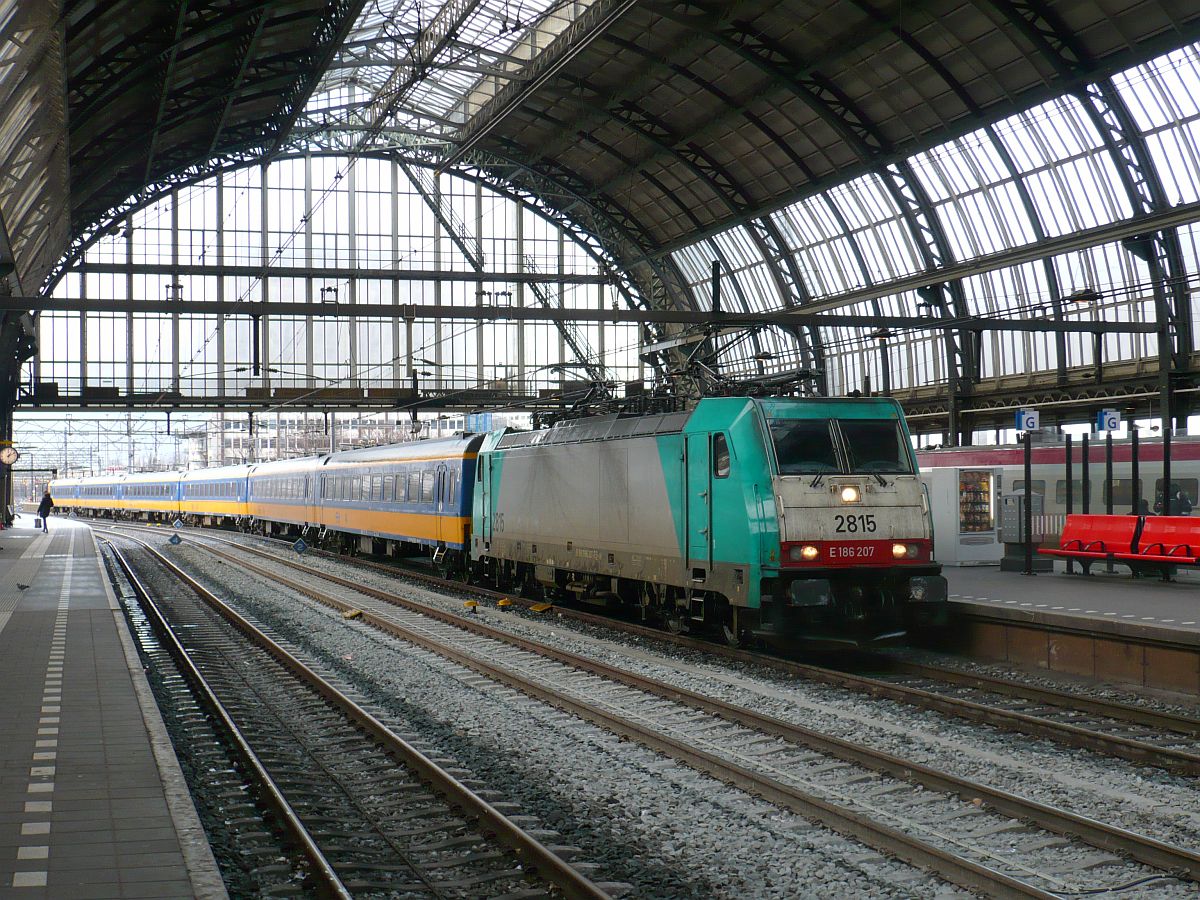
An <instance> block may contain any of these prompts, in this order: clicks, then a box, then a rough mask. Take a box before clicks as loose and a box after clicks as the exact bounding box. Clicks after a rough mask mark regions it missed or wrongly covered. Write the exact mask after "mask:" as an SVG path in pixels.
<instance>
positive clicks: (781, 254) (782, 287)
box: [593, 8, 828, 394]
mask: <svg viewBox="0 0 1200 900" xmlns="http://www.w3.org/2000/svg"><path fill="white" fill-rule="evenodd" d="M729 13H730V14H732V8H730V9H729ZM706 38H707V34H700V33H697V40H705V39H706ZM604 39H605V40H607V41H609V42H610V43H614V44H616V45H617V46H618V47H621V48H622V49H623V50H625V51H626V52H629V53H634V54H637V55H639V56H641V57H643V58H644V59H646V60H647V62H648V63H650V64H651V65H657V66H660V67H663V68H666V69H668V70H670V71H671V72H672V74H675V75H678V76H679V77H681V78H686V79H687V80H689V81H691V82H692V83H693V84H695V85H696V86H697V87H699V88H700V89H701V90H703V91H705V92H707V93H709V94H711V95H712V96H714V97H716V98H717V99H718V100H719V101H720V102H721V103H723V104H724V105H725V106H726V107H728V108H729V109H733V110H737V111H738V112H739V113H740V114H741V115H743V116H744V117H745V118H746V120H747V121H749V122H750V123H751V124H752V125H754V126H755V127H756V128H758V129H759V131H761V132H762V133H763V134H764V135H765V136H766V137H767V138H768V139H769V140H770V141H771V142H772V143H773V144H775V145H776V146H777V147H780V148H781V149H783V151H784V152H785V153H788V155H789V156H791V155H792V154H791V153H790V148H789V147H788V146H787V142H786V141H784V140H783V138H782V137H780V135H779V134H778V133H777V132H776V131H775V130H774V129H772V128H771V127H770V126H769V125H768V124H767V123H766V122H764V121H762V119H761V118H760V117H759V116H756V115H754V114H753V113H751V112H749V110H746V109H745V108H744V107H743V106H741V105H740V104H738V103H737V102H736V101H735V100H734V99H733V98H732V97H730V96H729V95H728V94H727V93H725V91H723V90H721V89H720V88H719V87H717V86H716V85H715V84H713V83H712V82H710V81H708V80H707V79H704V78H701V77H700V76H699V75H697V74H696V73H695V72H692V71H690V70H688V69H686V68H684V67H683V66H679V65H676V64H673V63H671V62H669V61H667V60H665V59H662V58H661V57H659V56H657V55H655V54H653V53H651V52H650V51H648V50H646V49H645V48H643V47H640V46H638V45H637V44H636V43H634V42H632V41H628V40H625V39H623V38H618V37H616V36H615V35H611V34H608V35H605V36H604ZM593 93H595V91H594V90H593ZM618 108H620V107H618ZM606 115H611V112H607V113H606ZM610 152H612V151H611V150H610ZM671 152H672V153H674V152H675V151H674V150H672V151H671ZM676 155H678V154H676ZM695 155H696V160H695V161H694V162H693V168H697V167H698V168H700V169H702V170H703V171H704V172H708V173H709V174H708V180H709V181H710V183H712V184H714V185H715V184H722V185H724V189H725V190H726V191H727V192H732V193H736V195H737V196H738V200H739V202H740V203H741V204H742V205H743V206H745V205H747V204H748V203H749V196H748V194H747V192H746V190H745V189H744V188H742V187H741V186H740V185H738V184H736V182H734V180H733V178H732V177H731V176H730V175H729V174H728V173H727V172H726V171H725V170H724V168H723V167H721V166H719V165H717V164H716V162H715V161H713V160H712V159H711V158H710V157H709V156H708V155H707V154H703V153H700V152H699V151H695ZM622 161H623V162H625V163H626V164H627V165H628V163H629V161H628V160H622ZM801 165H802V166H803V165H804V164H803V162H801ZM805 168H807V167H806V166H805ZM664 194H665V195H666V196H668V197H669V196H671V194H670V193H669V192H666V191H664ZM726 203H727V205H729V206H730V209H731V211H734V212H735V213H736V212H740V211H741V210H740V209H738V208H737V207H735V206H734V205H732V204H730V203H729V202H728V201H726ZM693 218H694V217H693ZM696 224H697V226H698V225H699V223H698V222H697V223H696ZM745 227H746V228H748V229H750V230H751V232H752V236H753V239H754V242H755V244H756V246H758V248H759V252H760V253H761V254H762V256H763V261H764V262H765V263H766V265H767V267H768V271H770V272H771V278H772V280H773V281H774V282H775V285H776V288H777V289H778V290H779V294H780V297H781V298H782V299H783V303H784V306H787V307H789V308H798V307H802V306H803V305H804V304H806V303H808V302H809V301H810V300H812V294H811V292H810V291H809V290H808V285H807V284H805V282H804V277H803V275H801V273H800V268H799V266H798V265H797V264H796V259H795V256H794V254H792V253H791V252H790V251H789V250H788V249H787V242H786V241H784V239H783V235H782V234H780V233H779V229H778V228H777V226H776V225H775V223H774V222H773V221H772V220H771V219H770V217H769V216H764V217H762V218H756V219H747V221H746V224H745ZM714 246H715V245H714ZM725 267H726V269H727V270H729V271H730V272H731V273H732V270H730V269H729V265H728V262H725ZM785 330H786V332H787V333H788V334H790V335H791V336H792V339H793V340H795V342H796V344H797V346H798V347H799V349H800V352H801V355H802V356H803V355H805V354H807V355H808V356H809V358H810V361H811V364H812V368H813V369H814V370H816V371H817V372H819V373H820V375H819V378H818V382H819V390H820V392H821V393H822V394H824V393H827V387H828V384H827V381H826V376H825V349H824V341H823V339H822V335H821V331H820V328H818V327H816V326H808V327H806V328H802V327H800V326H797V327H795V328H788V329H785Z"/></svg>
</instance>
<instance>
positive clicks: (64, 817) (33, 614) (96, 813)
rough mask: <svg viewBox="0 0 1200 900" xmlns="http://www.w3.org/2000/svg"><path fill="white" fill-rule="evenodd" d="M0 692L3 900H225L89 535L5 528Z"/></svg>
mask: <svg viewBox="0 0 1200 900" xmlns="http://www.w3.org/2000/svg"><path fill="white" fill-rule="evenodd" d="M18 522H19V523H29V524H32V517H31V516H22V518H21V519H19V520H18ZM0 685H3V691H2V692H0V896H4V897H22V898H24V897H29V898H35V897H45V898H54V900H64V898H109V897H163V898H165V897H225V896H226V893H225V889H224V887H223V884H222V881H221V877H220V874H219V872H218V871H217V867H216V864H215V862H214V860H213V857H212V852H211V850H210V848H209V846H208V842H207V840H206V838H205V836H204V832H203V830H202V828H201V826H200V822H199V819H198V818H197V816H196V812H195V808H194V806H193V805H192V801H191V798H190V796H189V795H188V791H187V786H186V784H185V782H184V780H183V775H182V773H181V772H180V770H179V766H178V763H177V761H176V758H175V754H174V751H173V750H172V748H171V744H170V740H169V738H168V736H167V733H166V730H165V728H164V727H163V723H162V720H161V718H160V717H159V714H158V709H157V707H156V706H155V704H154V700H153V697H152V696H151V693H150V688H149V686H148V685H147V683H146V681H145V678H144V676H143V674H142V669H141V665H140V663H139V661H138V658H137V654H136V650H135V648H134V645H133V641H132V638H131V637H130V635H129V632H128V630H127V628H126V625H125V619H124V617H123V615H122V613H121V611H120V609H119V607H118V605H117V601H116V598H115V597H114V596H113V593H112V591H111V589H110V588H109V586H108V580H107V578H106V577H105V574H104V571H103V567H102V565H101V561H100V559H99V556H98V555H97V552H96V546H95V543H94V541H93V539H92V535H91V533H90V531H89V529H88V528H87V527H86V526H85V525H82V524H79V523H76V522H72V521H69V520H67V519H63V518H53V517H52V518H51V520H50V532H49V534H43V533H42V532H41V531H40V530H35V529H33V528H32V527H28V526H26V527H17V528H14V529H11V530H7V531H0Z"/></svg>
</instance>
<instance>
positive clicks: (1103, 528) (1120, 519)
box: [1038, 515, 1141, 572]
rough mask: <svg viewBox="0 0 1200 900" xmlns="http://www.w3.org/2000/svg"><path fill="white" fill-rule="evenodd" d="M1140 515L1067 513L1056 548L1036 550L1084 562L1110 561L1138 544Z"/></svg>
mask: <svg viewBox="0 0 1200 900" xmlns="http://www.w3.org/2000/svg"><path fill="white" fill-rule="evenodd" d="M1140 525H1141V518H1140V517H1139V516H1085V515H1069V516H1067V523H1066V524H1065V525H1064V526H1063V530H1062V536H1061V537H1059V539H1058V547H1057V548H1053V547H1047V548H1043V549H1039V550H1038V553H1043V554H1045V555H1046V556H1063V557H1066V558H1067V559H1078V560H1082V561H1083V562H1084V563H1085V567H1084V571H1085V572H1086V571H1087V568H1086V564H1087V562H1089V561H1091V560H1093V559H1103V560H1108V561H1109V562H1112V561H1113V560H1115V559H1117V557H1118V555H1119V554H1125V555H1129V554H1130V553H1132V552H1133V550H1134V548H1135V547H1136V546H1137V545H1136V544H1135V541H1136V540H1137V537H1138V531H1139V527H1140Z"/></svg>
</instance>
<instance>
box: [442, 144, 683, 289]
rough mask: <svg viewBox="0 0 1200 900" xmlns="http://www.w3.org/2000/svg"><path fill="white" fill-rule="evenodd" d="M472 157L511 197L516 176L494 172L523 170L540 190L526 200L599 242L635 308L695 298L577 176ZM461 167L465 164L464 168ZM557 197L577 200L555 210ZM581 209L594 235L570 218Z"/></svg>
mask: <svg viewBox="0 0 1200 900" xmlns="http://www.w3.org/2000/svg"><path fill="white" fill-rule="evenodd" d="M471 157H479V158H478V160H477V161H476V162H475V163H474V165H475V166H476V167H477V168H478V169H479V171H480V172H481V173H484V174H485V175H486V177H487V183H489V184H492V183H498V184H500V185H503V186H504V188H503V189H504V191H505V192H508V193H511V191H512V190H513V188H514V187H516V186H517V185H518V184H519V182H518V181H517V179H515V178H511V177H510V178H509V180H507V181H503V182H499V181H498V180H497V178H496V175H495V173H494V170H496V169H498V168H501V167H510V168H512V169H514V170H517V171H519V172H520V173H521V175H522V177H523V178H526V179H531V180H532V182H533V185H534V186H533V187H531V188H529V194H528V195H526V198H527V199H532V201H533V202H534V203H535V205H536V206H538V207H539V208H541V209H543V211H544V213H543V214H553V218H554V221H556V222H563V223H571V224H570V225H569V228H570V230H571V231H572V233H573V234H574V233H580V234H583V235H585V236H586V238H587V243H588V244H591V243H593V242H595V244H596V246H598V247H599V248H602V250H603V253H602V255H603V257H604V258H605V259H606V260H611V261H612V262H605V267H606V271H609V272H610V273H611V274H614V275H617V276H618V277H617V283H618V284H621V283H625V284H626V285H627V286H628V288H629V290H628V291H627V293H626V300H627V302H629V303H630V305H635V301H634V297H638V298H640V301H639V302H640V305H642V306H645V307H646V308H661V309H665V308H669V307H670V306H673V305H677V301H678V300H679V299H683V300H685V301H686V300H688V299H689V297H688V292H687V290H686V288H683V287H682V286H683V285H685V284H686V280H685V279H684V278H683V276H682V273H681V272H679V271H678V268H677V267H676V266H675V265H674V263H673V262H671V261H669V266H670V270H669V271H668V270H666V269H663V268H662V267H661V263H660V262H659V261H657V260H654V259H652V258H651V257H650V256H648V255H647V254H646V252H645V248H646V244H645V243H643V242H642V241H639V240H638V239H637V237H636V235H637V234H638V232H640V231H641V226H640V224H639V223H638V222H637V221H636V220H634V219H633V218H632V217H631V216H630V215H629V214H628V212H627V211H626V210H625V209H624V208H623V207H621V206H620V205H619V204H618V203H616V202H615V201H614V200H612V199H611V198H608V197H587V196H585V193H584V192H586V191H587V188H588V186H587V183H586V182H585V181H583V179H581V178H579V176H577V175H575V174H574V173H573V172H568V171H566V170H561V169H560V170H559V171H557V172H546V171H543V170H541V169H540V168H539V167H538V166H537V165H535V164H533V163H530V162H526V161H522V160H520V159H518V158H516V157H513V156H506V157H498V156H495V155H492V154H482V155H480V151H475V153H473V154H472V155H471ZM471 157H469V158H468V160H469V159H470V158H471ZM461 166H462V163H460V167H459V168H461ZM456 171H459V169H456ZM555 193H561V194H564V195H565V196H567V197H568V198H569V199H570V200H571V201H572V202H571V204H569V205H568V206H567V207H566V208H565V209H560V208H558V207H555V206H551V205H550V204H549V202H548V198H549V197H552V196H554V194H555ZM576 208H581V209H582V210H583V211H584V212H585V213H586V214H587V215H586V218H587V219H588V221H589V225H590V226H591V227H592V231H591V232H581V231H580V229H579V223H578V222H577V221H576V220H575V218H574V217H573V216H571V215H570V214H569V211H570V210H574V209H576ZM624 259H637V260H639V263H638V264H637V265H636V266H629V267H626V266H625V265H624V263H623V260H624ZM614 262H615V263H616V265H615V266H614ZM643 266H644V267H645V269H646V270H647V271H648V272H649V273H650V274H651V276H652V278H651V279H649V280H646V279H644V278H643V279H639V278H638V277H637V276H636V275H635V272H636V271H637V270H638V269H639V268H641V267H643ZM626 271H627V272H628V273H629V274H628V276H627V277H626V276H623V275H621V274H620V273H622V272H626ZM671 282H674V284H675V285H676V286H677V287H676V289H675V290H674V291H673V292H671V293H668V291H669V290H670V289H669V287H668V285H669V284H670V283H671ZM688 305H690V304H688Z"/></svg>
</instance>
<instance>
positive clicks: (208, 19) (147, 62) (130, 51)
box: [68, 6, 245, 124]
mask: <svg viewBox="0 0 1200 900" xmlns="http://www.w3.org/2000/svg"><path fill="white" fill-rule="evenodd" d="M244 12H245V11H244V10H242V9H240V8H237V7H230V8H228V9H224V10H219V11H215V12H214V11H213V10H212V9H211V8H210V7H203V6H202V7H200V8H197V9H195V10H193V11H192V14H193V15H194V16H195V17H197V18H198V19H199V20H200V21H199V22H198V23H197V24H196V27H194V28H191V29H188V31H187V33H186V35H184V37H183V40H184V41H185V42H187V43H194V42H196V41H197V39H200V43H199V45H198V46H196V47H195V48H194V49H193V50H192V53H193V54H196V53H204V52H207V51H208V50H209V49H210V48H211V47H212V46H214V45H218V44H223V43H225V42H226V41H227V40H228V38H229V37H230V33H231V32H230V28H229V23H230V22H231V21H236V20H238V19H240V18H241V17H242V15H243V13H244ZM146 31H147V32H149V31H150V29H146ZM207 35H212V36H213V39H212V40H206V39H205V38H206V36H207ZM136 37H137V35H134V36H131V37H130V38H128V39H126V40H125V41H124V42H122V43H121V44H118V45H117V46H115V47H114V48H113V49H112V50H111V51H110V52H109V53H108V54H106V55H105V56H103V57H100V58H98V59H95V60H93V61H92V63H91V64H90V65H89V66H88V68H87V69H85V70H84V71H82V72H80V73H79V74H78V75H75V76H73V77H72V79H71V82H70V84H69V85H68V88H69V89H71V91H70V95H69V97H68V99H69V100H70V101H71V102H74V101H75V97H76V96H77V95H78V94H79V93H80V92H81V89H82V88H86V87H89V86H99V87H101V88H103V90H101V91H98V92H97V93H96V94H94V95H93V96H91V97H90V98H89V99H88V100H87V102H86V104H85V105H84V106H83V107H82V108H80V109H77V110H76V111H75V112H74V114H73V116H72V121H73V124H82V123H83V122H85V121H87V120H88V119H90V118H91V117H92V116H94V115H96V114H97V113H99V112H102V111H104V109H105V108H106V107H107V106H108V105H109V104H110V103H112V102H113V100H114V99H115V98H119V97H120V96H122V94H124V93H125V92H126V91H127V90H128V89H129V88H130V86H133V85H137V84H139V83H140V82H141V81H142V80H143V79H144V78H145V77H146V75H147V74H148V73H150V72H152V71H154V69H155V67H156V66H158V65H160V63H161V62H162V61H163V59H164V57H168V56H169V55H170V54H171V53H174V52H177V51H178V49H179V46H178V41H176V42H172V43H168V44H166V45H165V46H163V45H161V44H160V45H159V47H158V49H157V52H153V53H147V52H146V48H145V43H146V42H145V41H143V42H142V43H140V44H139V43H137V42H136V41H135V38H136Z"/></svg>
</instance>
